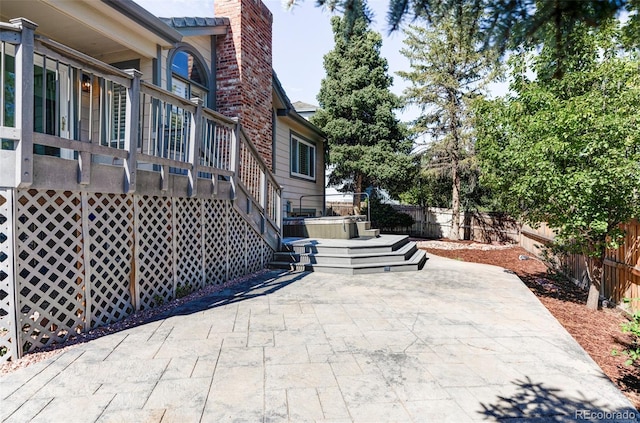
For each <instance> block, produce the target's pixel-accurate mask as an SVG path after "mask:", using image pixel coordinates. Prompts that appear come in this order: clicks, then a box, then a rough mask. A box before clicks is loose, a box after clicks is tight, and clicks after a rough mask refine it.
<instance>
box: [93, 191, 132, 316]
mask: <svg viewBox="0 0 640 423" xmlns="http://www.w3.org/2000/svg"><path fill="white" fill-rule="evenodd" d="M87 197H88V198H87V200H86V201H87V205H88V207H87V210H86V211H85V214H86V215H87V224H88V230H89V240H88V241H89V264H90V270H89V275H90V276H89V280H90V284H89V288H90V292H91V297H90V304H91V307H90V310H91V314H90V316H91V328H94V327H96V326H102V325H105V324H108V323H112V322H116V321H118V320H120V319H122V318H124V317H125V316H127V315H129V314H131V313H132V312H133V311H134V307H133V302H132V298H131V289H130V288H131V286H130V285H131V273H132V272H131V270H132V267H133V266H132V261H133V202H132V197H131V196H128V197H127V196H124V195H118V194H87Z"/></svg>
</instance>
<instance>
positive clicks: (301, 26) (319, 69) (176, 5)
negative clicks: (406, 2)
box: [134, 0, 417, 121]
mask: <svg viewBox="0 0 640 423" xmlns="http://www.w3.org/2000/svg"><path fill="white" fill-rule="evenodd" d="M134 1H135V2H136V3H138V4H140V5H141V6H142V7H144V8H145V9H147V10H148V11H150V12H151V13H153V14H154V15H156V16H161V17H172V16H213V0H134ZM263 2H264V3H265V4H266V5H267V7H268V8H269V10H271V13H272V14H273V68H274V69H275V71H276V73H277V74H278V78H279V79H280V82H281V83H282V85H283V87H284V89H285V91H286V92H287V95H288V96H289V98H290V99H291V101H304V102H306V103H311V104H318V101H317V100H316V96H317V95H318V91H319V90H320V81H321V80H322V78H323V77H324V75H325V72H324V67H323V62H322V59H323V56H324V55H325V53H327V52H329V51H330V50H331V49H332V48H333V33H332V31H331V24H330V22H329V21H330V19H331V14H330V13H329V12H328V11H326V10H323V9H321V8H318V7H316V6H315V1H314V0H304V1H302V2H301V3H300V4H299V5H296V6H295V7H294V8H293V9H291V10H288V11H287V10H285V9H284V8H283V6H282V2H281V1H280V0H263ZM369 6H370V8H371V9H372V10H373V12H374V13H375V21H374V23H373V29H374V30H376V31H378V32H380V33H381V35H382V38H383V42H382V52H381V54H382V56H383V57H385V58H386V59H387V61H388V63H389V75H391V76H392V77H393V82H394V85H393V87H392V91H393V92H394V93H396V94H398V95H400V94H402V90H403V89H404V87H405V86H406V83H405V82H404V81H403V80H402V78H400V77H399V76H397V75H395V72H396V71H399V70H407V69H408V68H409V62H408V60H407V59H406V58H404V56H402V55H401V54H400V52H399V51H400V49H401V48H402V45H403V44H402V39H403V36H402V33H400V32H396V33H393V34H391V35H388V31H387V29H386V28H387V27H386V23H385V16H386V10H387V6H388V2H387V1H386V0H369ZM416 113H417V112H416V111H406V112H404V113H402V114H401V116H400V118H401V119H402V120H405V121H406V120H410V119H412V118H414V117H415V116H416Z"/></svg>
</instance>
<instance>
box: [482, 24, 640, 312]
mask: <svg viewBox="0 0 640 423" xmlns="http://www.w3.org/2000/svg"><path fill="white" fill-rule="evenodd" d="M614 35H615V30H605V31H601V32H599V33H596V32H594V31H593V30H591V29H589V28H587V27H586V26H585V25H581V26H579V27H577V28H576V33H575V34H574V42H575V43H578V44H580V46H581V51H582V53H581V54H580V55H575V56H573V57H572V62H571V63H569V66H568V67H567V69H568V70H567V72H566V73H565V74H564V76H563V78H561V79H557V78H554V77H553V76H552V75H549V74H548V73H545V69H546V68H547V66H548V58H549V54H548V52H547V51H545V49H543V51H542V53H541V54H540V55H539V56H537V57H536V58H535V59H534V60H533V64H534V67H535V69H536V70H537V71H539V75H538V79H537V80H531V79H529V78H528V77H527V76H526V75H525V74H524V70H525V69H527V68H528V67H529V64H530V58H529V56H528V55H526V54H522V55H519V56H517V57H514V58H513V60H512V65H513V68H514V75H515V76H514V81H513V84H512V87H511V89H512V91H513V92H514V93H515V94H514V95H512V96H511V97H508V98H504V99H499V100H495V101H483V102H480V103H479V104H478V114H479V119H478V129H479V135H478V139H479V141H478V150H479V153H480V160H481V166H482V170H483V180H484V182H485V183H487V184H489V185H490V186H491V187H492V188H493V190H494V193H495V194H497V195H499V198H500V200H501V203H502V204H503V205H504V208H505V211H508V212H509V213H511V214H512V215H513V216H518V217H519V218H520V219H521V220H522V221H524V222H526V223H529V224H531V225H534V226H535V225H537V224H539V223H540V222H548V224H549V225H550V226H551V227H553V228H555V230H556V233H557V237H556V239H557V241H558V242H559V243H560V244H561V245H562V246H564V247H565V248H566V249H567V250H568V251H569V252H576V253H580V254H583V255H584V256H585V257H586V261H587V268H588V270H589V277H590V280H591V286H590V289H589V295H588V300H587V307H589V308H591V309H597V307H598V297H599V291H600V286H601V284H602V282H603V280H604V272H603V265H604V258H605V253H606V250H607V249H608V248H615V247H617V245H618V242H619V241H620V240H621V237H622V235H623V234H622V233H621V231H620V229H619V225H620V224H621V223H624V222H625V221H627V220H629V219H630V218H632V217H634V216H635V217H637V216H638V215H639V214H640V199H639V195H640V194H639V189H640V126H639V123H640V122H639V120H640V118H639V117H638V116H639V115H638V108H639V106H640V75H639V72H638V66H639V64H640V63H639V62H638V61H637V60H634V59H632V58H630V57H625V56H622V55H620V53H619V50H618V49H617V47H616V45H615V43H613V42H612V39H613V38H612V37H613V36H614Z"/></svg>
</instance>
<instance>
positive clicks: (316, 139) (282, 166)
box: [274, 117, 325, 217]
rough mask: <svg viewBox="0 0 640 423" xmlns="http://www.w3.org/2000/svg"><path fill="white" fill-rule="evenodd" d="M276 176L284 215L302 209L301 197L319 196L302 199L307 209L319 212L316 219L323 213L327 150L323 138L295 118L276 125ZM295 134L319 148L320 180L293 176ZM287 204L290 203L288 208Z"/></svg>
mask: <svg viewBox="0 0 640 423" xmlns="http://www.w3.org/2000/svg"><path fill="white" fill-rule="evenodd" d="M275 130H276V148H275V158H274V160H275V175H276V180H277V181H278V183H279V184H280V185H281V186H282V187H283V189H282V207H283V210H282V215H283V216H285V217H287V216H288V215H289V214H290V213H288V211H293V210H294V209H298V208H300V197H301V196H303V195H305V196H308V195H317V197H307V198H303V199H302V208H303V209H315V211H316V216H320V215H321V213H322V211H323V206H324V198H323V197H320V196H321V195H323V194H324V173H325V172H324V147H323V138H322V137H320V136H319V135H318V134H317V133H315V132H312V131H310V130H309V129H308V128H307V127H305V126H303V125H300V124H298V123H296V122H295V121H293V120H292V119H289V118H286V117H279V118H278V119H277V120H276V124H275ZM292 132H293V133H295V134H297V135H298V136H300V137H302V138H303V139H304V140H306V141H309V142H311V143H315V146H316V172H315V173H316V180H315V181H311V180H307V179H303V178H298V177H295V176H292V175H291V134H292ZM287 202H289V203H290V204H289V205H287Z"/></svg>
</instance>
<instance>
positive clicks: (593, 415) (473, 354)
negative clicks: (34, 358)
mask: <svg viewBox="0 0 640 423" xmlns="http://www.w3.org/2000/svg"><path fill="white" fill-rule="evenodd" d="M0 401H1V404H2V405H1V407H0V420H1V421H6V422H27V421H36V422H199V421H201V422H222V421H225V422H306V421H311V422H312V421H315V422H372V423H373V422H445V421H451V422H466V421H496V420H501V421H539V422H547V421H549V422H552V421H573V420H576V419H578V420H580V419H581V418H584V419H587V420H589V419H590V420H591V421H636V416H637V412H636V410H635V409H634V408H633V407H632V405H631V403H630V402H629V401H628V400H627V399H626V398H625V397H624V396H623V395H622V394H621V393H620V391H619V390H618V389H617V388H616V387H615V386H614V385H613V384H612V383H611V382H610V381H609V380H608V379H607V378H606V377H605V376H604V374H603V373H602V371H601V370H600V369H599V368H598V366H597V365H596V364H595V363H594V362H593V361H592V360H591V358H590V357H589V356H588V355H587V354H586V353H585V352H584V350H583V349H582V348H581V347H580V346H579V345H578V344H577V343H576V342H575V341H574V340H573V338H571V336H569V335H568V333H567V332H566V331H565V330H564V329H563V328H562V326H560V324H559V323H558V322H557V321H556V320H555V319H554V318H553V316H551V314H550V313H549V312H548V311H547V310H546V309H545V308H544V307H543V306H542V305H541V304H540V303H539V301H538V300H537V299H536V297H535V296H534V295H533V294H532V293H531V292H530V291H529V290H528V289H527V288H526V287H525V285H524V284H523V283H522V282H521V281H520V280H519V279H518V278H517V277H516V276H515V275H513V274H511V273H509V272H506V271H504V270H503V269H501V268H498V267H493V266H486V265H479V264H471V263H463V262H459V261H454V260H448V259H443V258H439V257H434V256H430V259H429V260H428V262H427V264H426V266H425V267H424V269H423V270H422V271H419V272H406V273H381V274H375V275H356V276H342V275H333V274H331V275H328V274H322V273H280V272H276V271H272V272H268V273H266V274H264V275H262V276H260V277H259V278H255V279H252V280H250V281H248V282H246V283H243V284H241V285H238V286H236V287H234V288H231V289H227V290H226V291H223V292H219V293H217V294H214V295H211V296H209V297H207V298H203V299H200V300H197V301H194V302H191V303H188V304H187V305H185V306H183V307H181V308H179V309H176V310H174V311H173V312H172V313H171V315H166V316H162V318H159V319H157V320H155V321H153V322H150V323H147V324H144V325H141V326H139V327H136V328H133V329H130V330H126V331H123V332H119V333H116V334H113V335H109V336H106V337H103V338H100V339H98V340H95V341H91V342H89V343H86V344H82V345H79V346H77V347H74V348H71V349H69V350H67V351H65V352H64V353H62V354H60V355H58V356H56V357H54V358H52V359H50V360H48V361H44V362H41V363H37V364H35V365H33V366H30V367H27V368H25V369H22V370H19V371H16V372H14V373H11V374H8V375H5V376H2V377H1V378H0Z"/></svg>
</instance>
